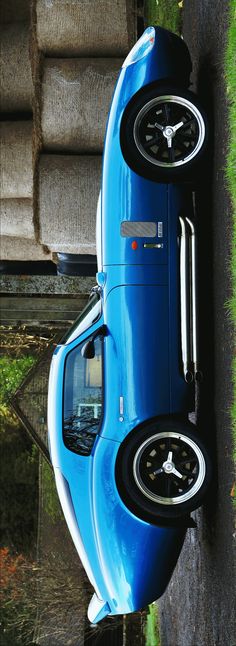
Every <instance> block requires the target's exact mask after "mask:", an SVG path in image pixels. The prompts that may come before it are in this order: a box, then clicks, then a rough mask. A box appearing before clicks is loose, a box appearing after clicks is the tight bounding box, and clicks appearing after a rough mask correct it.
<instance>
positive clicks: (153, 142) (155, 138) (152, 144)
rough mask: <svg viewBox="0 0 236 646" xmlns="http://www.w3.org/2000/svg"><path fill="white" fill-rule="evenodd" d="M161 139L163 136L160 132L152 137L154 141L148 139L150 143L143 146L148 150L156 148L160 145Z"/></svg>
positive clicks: (147, 142) (146, 142)
mask: <svg viewBox="0 0 236 646" xmlns="http://www.w3.org/2000/svg"><path fill="white" fill-rule="evenodd" d="M160 138H161V135H160V133H159V132H157V133H156V134H155V135H154V136H153V137H152V139H148V141H145V143H144V144H143V146H144V148H145V149H146V148H151V147H152V146H155V145H156V144H158V142H159V140H160Z"/></svg>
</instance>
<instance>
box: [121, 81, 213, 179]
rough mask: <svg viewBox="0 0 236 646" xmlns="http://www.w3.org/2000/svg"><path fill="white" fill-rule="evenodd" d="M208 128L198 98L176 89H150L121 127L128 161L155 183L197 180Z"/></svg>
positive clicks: (131, 107) (129, 108)
mask: <svg viewBox="0 0 236 646" xmlns="http://www.w3.org/2000/svg"><path fill="white" fill-rule="evenodd" d="M207 140H208V124H207V118H206V115H205V113H204V111H203V110H202V108H201V106H200V105H199V102H198V100H197V98H196V96H195V95H194V94H193V93H192V92H190V91H183V90H179V89H176V88H175V89H174V88H168V87H163V88H158V87H157V88H155V87H152V88H149V89H147V90H146V91H143V92H142V93H141V94H140V95H138V96H136V97H134V98H133V99H132V101H131V102H130V104H129V105H128V106H127V108H126V110H125V112H124V115H123V119H122V124H121V147H122V152H123V155H124V158H125V160H126V161H127V163H128V164H129V166H131V168H132V169H133V170H135V171H136V172H137V173H139V174H140V175H143V176H144V177H147V178H150V179H154V180H156V181H164V182H169V181H170V182H171V181H175V180H178V179H179V180H181V179H183V180H184V179H194V176H195V174H196V171H197V167H199V162H200V161H202V159H203V157H204V155H205V152H206V147H207Z"/></svg>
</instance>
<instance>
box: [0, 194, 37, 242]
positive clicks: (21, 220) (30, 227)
mask: <svg viewBox="0 0 236 646" xmlns="http://www.w3.org/2000/svg"><path fill="white" fill-rule="evenodd" d="M0 227H1V235H2V236H13V237H19V238H20V237H21V238H28V239H29V240H34V238H35V236H34V224H33V202H32V200H24V199H21V200H20V199H8V200H0Z"/></svg>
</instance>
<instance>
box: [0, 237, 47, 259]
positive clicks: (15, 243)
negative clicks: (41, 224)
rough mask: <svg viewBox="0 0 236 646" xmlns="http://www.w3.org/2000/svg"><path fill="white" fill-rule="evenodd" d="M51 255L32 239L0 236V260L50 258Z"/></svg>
mask: <svg viewBox="0 0 236 646" xmlns="http://www.w3.org/2000/svg"><path fill="white" fill-rule="evenodd" d="M51 256H52V254H51V253H47V252H46V251H45V250H44V249H43V247H42V246H41V245H40V244H37V242H34V241H33V240H24V239H22V238H11V237H10V236H1V244H0V259H1V260H51Z"/></svg>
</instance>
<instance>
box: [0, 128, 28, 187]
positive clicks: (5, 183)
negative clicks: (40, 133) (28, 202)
mask: <svg viewBox="0 0 236 646" xmlns="http://www.w3.org/2000/svg"><path fill="white" fill-rule="evenodd" d="M0 135H1V142H0V146H1V180H0V195H1V198H2V199H4V198H17V197H26V198H32V196H33V160H32V122H31V121H6V122H2V123H1V125H0Z"/></svg>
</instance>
